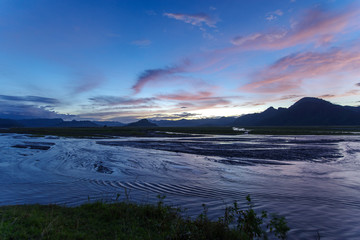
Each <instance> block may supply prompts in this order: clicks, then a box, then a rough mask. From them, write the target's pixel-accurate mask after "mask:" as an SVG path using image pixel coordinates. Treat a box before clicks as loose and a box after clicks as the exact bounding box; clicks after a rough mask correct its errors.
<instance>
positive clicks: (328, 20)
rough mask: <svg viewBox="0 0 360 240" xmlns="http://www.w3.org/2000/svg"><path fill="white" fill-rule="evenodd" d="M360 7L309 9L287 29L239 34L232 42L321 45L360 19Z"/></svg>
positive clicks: (253, 46) (241, 45)
mask: <svg viewBox="0 0 360 240" xmlns="http://www.w3.org/2000/svg"><path fill="white" fill-rule="evenodd" d="M359 14H360V10H359V8H358V7H354V6H353V5H351V6H350V7H348V8H346V9H344V10H341V11H326V10H322V9H311V10H308V11H307V12H306V13H305V14H303V15H302V16H301V17H300V19H299V20H298V21H297V22H293V24H292V26H291V27H290V28H288V29H275V30H271V31H267V32H258V33H252V34H249V35H246V36H238V37H235V38H233V39H232V40H231V43H232V44H233V45H235V46H237V47H238V48H241V49H247V50H260V49H263V50H264V49H265V50H266V49H267V50H270V49H275V50H276V49H283V48H288V47H292V46H295V45H297V44H304V43H315V44H316V45H324V44H327V43H329V42H330V41H332V40H333V39H334V38H335V36H336V35H338V34H341V33H342V32H343V31H344V30H345V29H346V28H347V27H350V26H353V25H354V23H355V22H358V21H360V16H359Z"/></svg>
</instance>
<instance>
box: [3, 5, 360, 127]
mask: <svg viewBox="0 0 360 240" xmlns="http://www.w3.org/2000/svg"><path fill="white" fill-rule="evenodd" d="M0 86H1V88H0V117H3V118H4V117H12V118H30V117H33V118H63V119H66V120H70V119H77V120H104V121H105V120H106V121H121V122H125V123H126V122H131V121H134V120H136V119H141V118H149V119H156V120H162V119H168V120H177V119H181V118H187V119H194V118H195V119H196V118H207V117H220V116H240V115H243V114H247V113H253V112H260V111H263V110H265V109H266V108H268V107H270V106H273V107H275V108H277V107H289V106H290V105H291V104H293V103H294V102H296V101H297V100H299V99H301V98H302V97H319V98H322V99H325V100H328V101H331V102H333V103H336V104H341V105H350V106H358V105H360V98H359V96H360V2H359V1H354V0H353V1H351V0H322V1H310V0H276V1H275V0H254V1H245V0H236V1H235V0H234V1H232V0H223V1H213V0H206V1H205V0H191V1H188V0H184V1H175V0H163V1H151V0H142V1H140V0H97V1H94V0H87V1H83V0H62V1H58V0H32V1H28V0H0Z"/></svg>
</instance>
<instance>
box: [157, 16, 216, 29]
mask: <svg viewBox="0 0 360 240" xmlns="http://www.w3.org/2000/svg"><path fill="white" fill-rule="evenodd" d="M164 16H166V17H168V18H173V19H176V20H179V21H182V22H185V23H189V24H191V25H194V26H198V27H201V26H203V24H205V25H207V26H209V27H216V26H215V24H216V22H217V21H216V20H215V19H213V18H211V17H210V16H209V15H207V14H205V13H199V14H183V13H164Z"/></svg>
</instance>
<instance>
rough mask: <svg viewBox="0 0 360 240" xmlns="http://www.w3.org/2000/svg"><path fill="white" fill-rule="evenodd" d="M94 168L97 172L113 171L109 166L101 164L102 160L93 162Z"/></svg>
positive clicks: (108, 172) (107, 172)
mask: <svg viewBox="0 0 360 240" xmlns="http://www.w3.org/2000/svg"><path fill="white" fill-rule="evenodd" d="M94 168H95V170H96V171H97V172H99V173H106V174H112V173H113V172H114V171H112V170H111V169H110V168H108V167H105V166H104V165H102V162H99V163H95V164H94Z"/></svg>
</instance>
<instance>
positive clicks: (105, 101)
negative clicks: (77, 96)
mask: <svg viewBox="0 0 360 240" xmlns="http://www.w3.org/2000/svg"><path fill="white" fill-rule="evenodd" d="M89 100H91V101H92V102H94V103H95V104H98V105H101V106H117V105H140V104H148V103H152V102H153V101H154V100H155V98H129V97H114V96H97V97H92V98H89Z"/></svg>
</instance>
